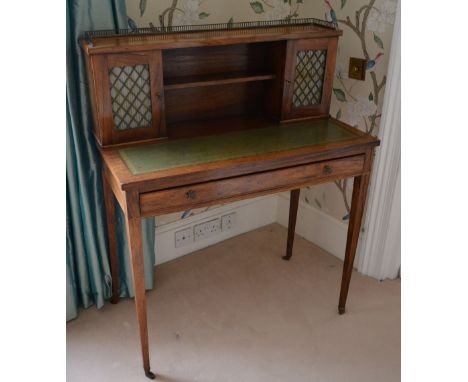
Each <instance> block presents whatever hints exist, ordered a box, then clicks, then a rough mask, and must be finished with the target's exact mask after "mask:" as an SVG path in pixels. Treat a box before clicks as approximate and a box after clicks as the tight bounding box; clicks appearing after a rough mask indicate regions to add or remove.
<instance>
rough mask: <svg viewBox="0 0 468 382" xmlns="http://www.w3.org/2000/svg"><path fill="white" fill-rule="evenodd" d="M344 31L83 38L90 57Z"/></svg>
mask: <svg viewBox="0 0 468 382" xmlns="http://www.w3.org/2000/svg"><path fill="white" fill-rule="evenodd" d="M342 34H343V32H342V31H341V30H336V29H330V28H325V27H321V26H317V25H290V26H274V27H261V28H246V29H232V30H213V31H193V32H179V33H169V34H154V35H137V34H136V35H135V36H115V37H95V38H93V40H92V42H93V43H92V44H90V43H89V42H87V41H86V40H84V39H82V40H81V44H82V46H83V48H84V50H85V52H86V53H88V54H98V53H118V52H129V51H132V52H136V51H145V50H151V49H173V48H184V47H197V46H210V45H229V44H240V43H251V42H262V41H278V40H288V39H299V38H320V37H336V36H341V35H342Z"/></svg>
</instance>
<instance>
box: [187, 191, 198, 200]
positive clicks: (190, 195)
mask: <svg viewBox="0 0 468 382" xmlns="http://www.w3.org/2000/svg"><path fill="white" fill-rule="evenodd" d="M185 197H186V198H187V199H192V200H194V199H195V198H196V197H197V193H196V192H195V191H193V190H189V191H187V192H186V193H185Z"/></svg>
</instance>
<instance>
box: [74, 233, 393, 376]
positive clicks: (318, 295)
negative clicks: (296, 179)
mask: <svg viewBox="0 0 468 382" xmlns="http://www.w3.org/2000/svg"><path fill="white" fill-rule="evenodd" d="M285 245H286V229H284V228H283V227H281V226H279V225H277V224H274V225H271V226H267V227H264V228H261V229H258V230H256V231H253V232H249V233H247V234H244V235H241V236H238V237H235V238H233V239H230V240H227V241H224V242H222V243H220V244H217V245H214V246H212V247H209V248H206V249H203V250H201V251H198V252H195V253H193V254H191V255H188V256H185V257H182V258H179V259H177V260H174V261H172V262H169V263H166V264H163V265H160V266H158V267H157V268H156V288H155V290H154V291H152V292H148V293H147V301H148V319H149V336H150V359H151V364H152V371H153V372H155V373H156V374H157V375H158V380H159V381H166V382H194V381H201V382H231V381H236V382H253V381H262V382H263V381H269V382H270V381H271V382H276V381H278V382H279V381H281V382H286V381H287V382H299V381H301V382H302V381H317V382H327V381H333V382H336V381H346V382H352V381H356V382H366V381H369V382H386V381H389V382H390V381H392V382H393V381H399V380H400V282H399V281H385V282H378V281H376V280H374V279H371V278H368V277H364V276H362V275H360V274H358V273H356V272H355V273H354V274H353V278H352V280H351V287H350V292H349V297H348V303H347V312H346V314H345V315H343V316H339V315H338V313H337V303H338V295H339V286H340V280H341V267H342V262H341V261H340V260H338V259H337V258H335V257H334V256H332V255H330V254H328V253H327V252H325V251H323V250H321V249H320V248H318V247H316V246H314V245H313V244H311V243H309V242H307V241H305V240H304V239H302V238H300V237H298V236H296V239H295V247H294V252H293V257H292V260H291V261H290V262H285V261H284V260H282V259H281V256H282V255H283V254H284V249H285ZM67 380H68V381H70V382H71V381H86V382H92V381H145V380H148V379H146V377H145V376H144V373H143V370H142V367H141V357H140V348H139V341H138V336H137V327H136V319H135V313H134V306H133V300H123V301H121V302H120V303H119V304H118V305H111V304H107V305H106V306H105V307H104V308H103V309H101V310H97V309H95V308H94V307H93V308H90V309H88V310H87V311H82V312H81V314H80V316H79V318H78V319H77V320H74V321H72V322H70V323H68V324H67Z"/></svg>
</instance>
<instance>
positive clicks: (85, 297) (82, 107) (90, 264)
mask: <svg viewBox="0 0 468 382" xmlns="http://www.w3.org/2000/svg"><path fill="white" fill-rule="evenodd" d="M126 25H127V14H126V8H125V0H75V1H72V0H68V1H67V89H66V123H67V134H66V137H67V140H66V145H67V151H66V160H67V166H66V169H67V174H66V182H67V184H66V186H67V216H66V256H67V258H66V275H67V285H66V293H67V312H66V313H67V320H70V319H73V318H76V317H77V315H78V309H79V307H84V308H88V307H89V306H91V305H93V304H95V305H96V306H97V307H98V308H100V307H102V306H103V305H104V302H105V301H106V300H107V299H109V298H110V297H111V294H112V279H111V276H110V265H109V258H108V248H107V231H106V225H105V224H106V223H105V210H104V200H103V197H102V184H101V158H100V155H99V151H98V148H97V146H96V143H95V139H94V136H93V134H92V123H93V122H92V116H91V109H90V103H89V93H88V86H87V76H86V70H85V64H84V60H83V55H82V52H81V48H80V46H79V44H78V38H79V36H81V35H82V33H83V32H84V31H87V30H97V29H114V28H126ZM116 216H117V224H116V226H117V237H118V245H117V247H118V256H119V265H120V281H121V282H120V287H119V295H120V296H121V297H129V296H133V287H132V282H131V269H130V263H129V256H128V246H127V238H126V234H125V220H124V216H123V212H122V210H121V209H120V207H119V206H118V204H116ZM142 230H143V247H144V248H143V249H144V256H145V284H146V288H147V289H151V288H152V285H153V264H154V219H145V220H144V222H143V224H142Z"/></svg>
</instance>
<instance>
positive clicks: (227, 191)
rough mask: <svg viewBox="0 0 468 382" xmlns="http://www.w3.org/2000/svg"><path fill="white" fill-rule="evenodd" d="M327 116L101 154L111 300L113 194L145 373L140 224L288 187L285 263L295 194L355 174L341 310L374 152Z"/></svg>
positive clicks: (365, 138)
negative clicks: (122, 224)
mask: <svg viewBox="0 0 468 382" xmlns="http://www.w3.org/2000/svg"><path fill="white" fill-rule="evenodd" d="M377 144H378V140H377V139H375V138H373V137H371V136H369V135H367V134H364V133H362V132H360V131H359V130H357V129H354V128H352V127H349V126H347V125H345V124H343V123H341V122H339V121H337V120H334V119H332V118H329V119H320V120H315V121H307V122H299V123H291V124H287V125H282V126H281V125H272V126H270V127H264V128H259V129H249V130H242V131H236V132H231V133H226V134H219V135H209V136H202V137H197V138H185V139H179V140H173V141H168V142H166V143H154V144H147V145H140V146H137V147H134V146H133V147H128V148H112V149H104V150H102V157H103V159H104V164H105V167H104V168H105V170H104V176H103V179H104V193H105V201H106V210H107V221H108V230H109V231H108V232H109V237H110V242H109V247H110V256H111V266H112V280H113V295H114V297H113V298H114V302H116V301H117V296H118V281H117V280H118V276H117V275H118V270H117V260H116V248H115V227H114V220H115V217H114V203H113V199H112V196H113V195H115V197H116V198H117V200H118V202H119V204H120V206H121V207H122V209H123V211H124V212H125V216H126V221H127V230H128V231H127V232H128V240H129V245H130V253H131V264H132V272H133V282H134V287H135V304H136V310H137V316H138V323H139V327H140V340H141V347H142V353H143V364H144V369H145V371H146V372H147V375H148V376H151V375H152V374H151V372H150V364H149V349H148V333H147V323H146V320H147V318H146V302H145V285H144V269H143V247H142V238H141V219H142V218H144V217H153V216H158V215H161V214H166V213H170V212H175V211H182V210H186V209H192V208H196V207H202V206H209V205H213V204H220V203H229V202H232V201H235V200H241V199H246V198H253V197H257V196H260V195H266V194H272V193H277V192H280V191H288V190H291V201H290V212H289V227H288V240H287V248H286V253H285V256H284V257H283V258H284V259H285V260H289V259H290V258H291V255H292V248H293V239H294V229H295V225H296V215H297V208H298V202H299V189H300V187H304V186H311V185H315V184H319V183H325V182H331V181H334V180H337V179H342V178H348V177H354V189H353V197H352V203H351V213H350V221H349V228H348V239H347V244H346V254H345V262H344V268H343V277H342V281H341V292H340V299H339V306H338V310H339V313H340V314H343V313H344V311H345V304H346V297H347V294H348V287H349V282H350V278H351V272H352V269H353V261H354V256H355V253H356V247H357V242H358V237H359V230H360V225H361V219H362V214H363V208H364V203H365V198H366V193H367V186H368V183H369V174H370V170H371V165H372V157H373V151H374V147H375V146H376V145H377Z"/></svg>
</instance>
